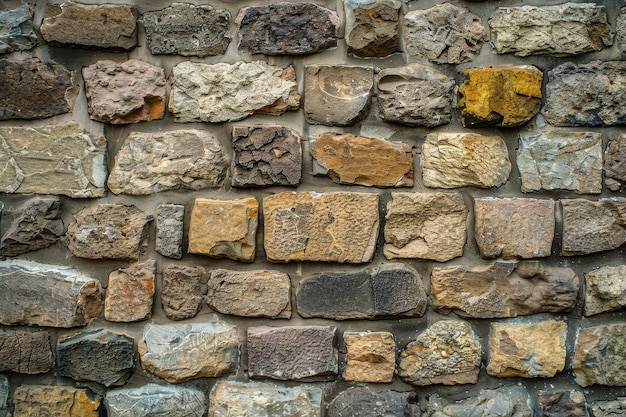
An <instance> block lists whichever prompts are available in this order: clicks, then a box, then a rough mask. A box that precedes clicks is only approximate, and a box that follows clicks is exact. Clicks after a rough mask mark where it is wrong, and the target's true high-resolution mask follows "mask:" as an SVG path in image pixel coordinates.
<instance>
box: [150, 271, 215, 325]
mask: <svg viewBox="0 0 626 417" xmlns="http://www.w3.org/2000/svg"><path fill="white" fill-rule="evenodd" d="M205 272H206V271H205V270H204V268H202V267H199V266H198V267H192V266H184V265H168V266H167V267H166V268H165V269H163V284H162V287H161V303H162V305H163V311H165V315H166V316H167V318H168V319H170V320H184V319H189V318H192V317H195V316H196V314H198V312H199V311H200V309H201V308H202V299H203V296H204V293H203V291H202V284H203V281H205V282H206V279H205V278H204V275H205Z"/></svg>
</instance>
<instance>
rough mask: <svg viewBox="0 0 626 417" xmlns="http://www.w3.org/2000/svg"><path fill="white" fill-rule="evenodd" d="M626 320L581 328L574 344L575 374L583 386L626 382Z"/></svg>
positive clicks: (614, 384) (617, 384) (615, 384)
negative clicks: (625, 344)
mask: <svg viewBox="0 0 626 417" xmlns="http://www.w3.org/2000/svg"><path fill="white" fill-rule="evenodd" d="M625 340H626V324H622V323H618V324H608V325H603V326H597V327H587V328H581V329H580V330H579V331H578V336H577V338H576V346H575V347H574V364H573V369H574V378H575V380H576V383H577V384H578V385H580V386H581V387H588V386H590V385H594V384H597V385H610V386H625V385H626V375H625V374H624V367H626V349H625V346H624V341H625Z"/></svg>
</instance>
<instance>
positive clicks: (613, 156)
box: [604, 134, 626, 191]
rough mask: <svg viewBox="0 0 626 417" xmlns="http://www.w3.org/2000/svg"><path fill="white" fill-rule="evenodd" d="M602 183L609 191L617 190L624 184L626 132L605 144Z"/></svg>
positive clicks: (625, 180)
mask: <svg viewBox="0 0 626 417" xmlns="http://www.w3.org/2000/svg"><path fill="white" fill-rule="evenodd" d="M604 183H605V184H606V186H607V187H608V188H609V189H610V190H611V191H618V190H619V189H620V188H621V187H623V186H624V184H626V134H621V135H620V136H619V137H618V138H617V139H614V140H612V141H610V142H609V143H608V144H607V146H606V151H605V152H604Z"/></svg>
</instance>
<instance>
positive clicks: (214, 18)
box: [143, 3, 231, 57]
mask: <svg viewBox="0 0 626 417" xmlns="http://www.w3.org/2000/svg"><path fill="white" fill-rule="evenodd" d="M229 23H230V13H229V12H228V10H226V9H214V8H213V7H211V6H209V5H200V6H194V5H193V4H188V3H172V5H171V6H170V7H166V8H164V9H161V10H154V11H149V12H145V13H144V14H143V25H144V27H145V29H146V42H147V44H148V48H149V49H150V53H152V54H155V55H161V54H165V55H167V54H177V55H182V56H199V57H205V56H214V55H222V54H224V53H226V49H227V48H228V44H229V43H230V39H231V36H230V34H229V33H228V24H229Z"/></svg>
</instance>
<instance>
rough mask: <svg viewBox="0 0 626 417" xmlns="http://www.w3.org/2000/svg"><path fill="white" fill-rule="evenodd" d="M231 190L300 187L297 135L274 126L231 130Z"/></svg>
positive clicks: (299, 154) (300, 172)
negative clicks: (238, 188) (251, 187)
mask: <svg viewBox="0 0 626 417" xmlns="http://www.w3.org/2000/svg"><path fill="white" fill-rule="evenodd" d="M233 150H234V157H233V160H232V165H231V168H230V170H231V175H232V185H233V186H234V187H249V186H253V187H254V186H259V187H262V186H270V185H294V186H297V185H298V184H300V177H301V175H302V146H301V145H300V135H299V134H298V133H297V132H295V131H294V130H292V129H289V128H288V127H284V126H278V125H256V126H235V127H233Z"/></svg>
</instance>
